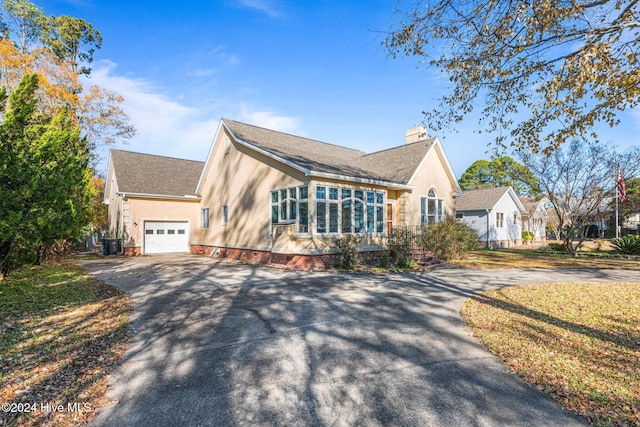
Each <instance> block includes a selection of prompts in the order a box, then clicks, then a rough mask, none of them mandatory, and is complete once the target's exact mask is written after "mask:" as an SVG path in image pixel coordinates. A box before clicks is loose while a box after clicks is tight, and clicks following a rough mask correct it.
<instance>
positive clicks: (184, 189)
mask: <svg viewBox="0 0 640 427" xmlns="http://www.w3.org/2000/svg"><path fill="white" fill-rule="evenodd" d="M111 162H112V164H113V168H114V171H115V175H116V179H117V180H118V191H120V192H123V193H140V194H152V195H162V196H186V195H189V196H194V195H195V190H196V185H197V184H198V180H199V179H200V174H201V173H202V168H203V167H204V162H197V161H194V160H183V159H176V158H173V157H164V156H156V155H153V154H143V153H134V152H132V151H124V150H116V149H112V150H111Z"/></svg>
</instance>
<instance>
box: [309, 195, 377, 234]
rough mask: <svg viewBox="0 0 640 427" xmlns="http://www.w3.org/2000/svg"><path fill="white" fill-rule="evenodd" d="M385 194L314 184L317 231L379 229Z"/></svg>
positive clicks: (374, 230) (346, 231)
mask: <svg viewBox="0 0 640 427" xmlns="http://www.w3.org/2000/svg"><path fill="white" fill-rule="evenodd" d="M383 230H384V194H383V193H379V192H375V191H364V190H353V189H348V188H337V187H327V186H324V185H318V186H316V232H318V233H338V232H340V233H365V232H366V233H382V232H383Z"/></svg>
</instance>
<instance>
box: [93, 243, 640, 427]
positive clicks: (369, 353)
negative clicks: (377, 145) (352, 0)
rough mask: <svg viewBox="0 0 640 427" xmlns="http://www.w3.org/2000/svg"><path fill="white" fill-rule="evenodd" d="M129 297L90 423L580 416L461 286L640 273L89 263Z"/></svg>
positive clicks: (479, 420) (551, 420)
mask: <svg viewBox="0 0 640 427" xmlns="http://www.w3.org/2000/svg"><path fill="white" fill-rule="evenodd" d="M84 268H85V269H86V270H87V271H88V272H89V273H90V274H92V275H93V276H95V277H97V278H98V279H100V280H103V281H105V282H106V283H110V284H113V285H115V286H118V287H120V288H122V289H124V290H125V291H126V292H127V293H128V294H129V295H130V297H131V298H132V299H133V302H134V313H133V315H132V319H131V320H132V323H131V327H132V332H133V337H132V341H131V343H130V345H129V347H128V350H127V353H126V355H125V357H124V360H123V361H122V363H121V365H120V366H119V367H118V369H117V370H116V371H115V373H114V374H113V375H112V377H111V379H110V388H109V390H108V393H107V396H108V397H109V398H110V399H112V400H113V402H114V403H113V404H112V405H110V406H107V407H105V408H103V410H102V411H101V413H100V414H99V415H98V416H97V417H96V418H95V419H94V421H93V423H92V424H93V425H94V426H113V425H122V426H132V425H135V426H164V425H201V426H207V425H212V426H228V425H287V426H297V425H299V426H347V425H363V426H376V425H380V426H391V425H399V426H400V425H402V426H558V425H563V426H571V425H573V426H581V425H587V422H586V420H585V419H582V418H579V417H577V416H574V415H573V414H571V413H569V412H568V411H566V410H564V409H563V408H562V407H560V406H559V405H558V404H556V403H555V402H553V401H552V400H551V399H550V398H549V397H548V396H547V395H545V394H544V393H542V392H540V391H539V390H537V389H536V388H535V387H532V386H530V385H528V384H526V383H524V382H523V381H521V380H520V379H519V378H518V377H517V376H515V375H514V374H512V373H510V372H509V371H508V370H507V368H505V367H504V365H503V364H502V363H501V362H500V361H499V360H498V359H497V358H496V357H494V356H493V355H491V354H489V353H488V352H486V351H485V350H484V349H483V348H482V347H481V345H480V344H479V343H478V342H477V340H476V339H475V338H473V337H472V336H471V334H470V333H469V332H468V331H467V330H466V329H465V327H464V325H463V323H462V320H461V318H460V314H459V309H460V304H461V303H462V301H464V299H466V298H468V297H470V296H473V295H475V294H477V293H479V292H482V291H484V290H487V289H491V288H496V287H502V286H506V285H515V284H524V283H539V282H556V281H603V282H606V281H633V282H640V271H636V272H631V271H614V270H611V271H607V270H558V271H556V270H499V271H497V270H485V271H483V270H465V269H458V268H440V269H436V270H434V271H432V272H428V273H420V274H391V275H384V276H383V275H374V274H333V273H328V272H313V273H308V272H295V271H285V270H278V269H270V268H254V267H250V266H244V265H233V264H220V263H218V262H216V260H214V259H211V258H207V257H202V256H189V255H179V256H178V255H170V256H157V257H139V258H127V259H122V258H115V259H114V258H111V259H104V260H93V261H85V262H84Z"/></svg>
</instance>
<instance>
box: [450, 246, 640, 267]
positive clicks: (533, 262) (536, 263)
mask: <svg viewBox="0 0 640 427" xmlns="http://www.w3.org/2000/svg"><path fill="white" fill-rule="evenodd" d="M449 263H450V264H454V265H459V266H463V267H470V268H481V269H491V268H599V269H600V268H601V269H619V270H640V261H638V260H633V259H622V258H597V257H586V256H583V257H578V258H573V257H571V256H570V255H561V254H545V253H541V252H538V251H535V250H525V249H513V250H508V249H500V250H486V249H484V250H478V251H473V252H469V253H468V254H467V255H466V256H465V258H464V259H460V260H453V261H450V262H449Z"/></svg>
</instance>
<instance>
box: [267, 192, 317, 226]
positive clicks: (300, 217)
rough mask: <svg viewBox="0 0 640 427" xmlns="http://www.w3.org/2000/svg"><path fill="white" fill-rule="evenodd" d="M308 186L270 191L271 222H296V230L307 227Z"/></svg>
mask: <svg viewBox="0 0 640 427" xmlns="http://www.w3.org/2000/svg"><path fill="white" fill-rule="evenodd" d="M308 197H309V196H308V188H307V187H306V186H304V187H292V188H283V189H280V190H275V191H272V192H271V223H272V224H280V223H294V222H297V223H298V232H299V233H307V232H308V228H309V213H308V211H309V207H308V200H307V199H308Z"/></svg>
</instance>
